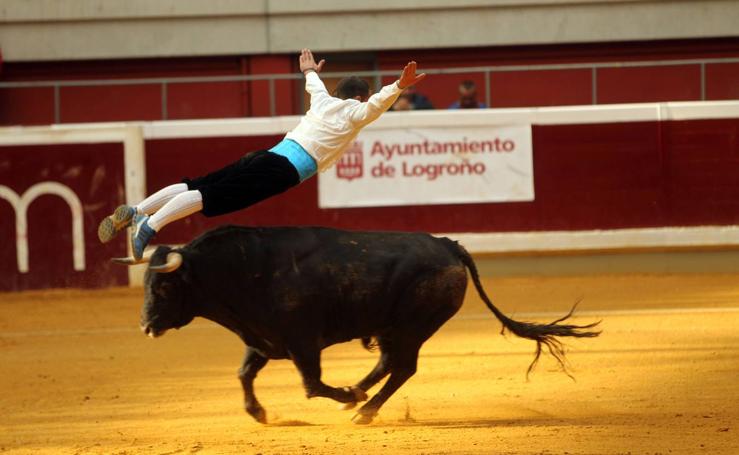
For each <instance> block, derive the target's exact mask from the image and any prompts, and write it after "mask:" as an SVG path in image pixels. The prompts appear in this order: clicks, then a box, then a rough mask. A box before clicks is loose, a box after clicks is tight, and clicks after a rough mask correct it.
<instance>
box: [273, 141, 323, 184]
mask: <svg viewBox="0 0 739 455" xmlns="http://www.w3.org/2000/svg"><path fill="white" fill-rule="evenodd" d="M269 151H270V152H272V153H276V154H278V155H282V156H284V157H285V158H287V160H288V161H290V163H291V164H292V165H293V166H295V170H297V171H298V175H299V176H300V181H301V182H302V181H303V180H305V179H307V178H309V177H312V176H313V175H315V173H316V172H318V165H317V164H316V160H315V159H314V158H313V157H312V156H310V154H309V153H308V152H306V151H305V149H304V148H303V147H301V145H300V144H298V143H297V142H295V141H293V140H292V139H283V140H282V141H280V142H279V143H278V144H277V145H275V146H274V147H272V148H271V149H269Z"/></svg>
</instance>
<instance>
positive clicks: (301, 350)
mask: <svg viewBox="0 0 739 455" xmlns="http://www.w3.org/2000/svg"><path fill="white" fill-rule="evenodd" d="M289 352H290V356H291V358H292V360H293V362H294V363H295V366H296V367H297V368H298V371H300V375H301V376H302V377H303V386H304V387H305V394H306V396H307V397H308V398H313V397H326V398H331V399H332V400H336V401H338V402H339V403H355V402H358V401H366V400H367V394H366V393H365V392H364V390H362V389H360V388H358V387H341V388H339V387H331V386H330V385H327V384H324V383H323V381H321V351H320V349H318V348H312V347H307V346H305V345H302V346H301V345H299V344H298V345H296V346H294V347H293V349H289Z"/></svg>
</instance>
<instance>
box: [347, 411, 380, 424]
mask: <svg viewBox="0 0 739 455" xmlns="http://www.w3.org/2000/svg"><path fill="white" fill-rule="evenodd" d="M374 418H375V416H374V415H366V414H360V413H356V414H354V417H352V422H354V423H355V424H357V425H367V424H370V423H372V420H374Z"/></svg>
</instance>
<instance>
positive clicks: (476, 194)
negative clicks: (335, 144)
mask: <svg viewBox="0 0 739 455" xmlns="http://www.w3.org/2000/svg"><path fill="white" fill-rule="evenodd" d="M318 194H319V198H318V199H319V206H320V207H321V208H338V207H378V206H392V205H428V204H464V203H479V202H512V201H533V200H534V171H533V153H532V146H531V125H514V126H491V127H444V128H436V129H430V128H426V129H421V128H418V129H415V128H414V129H373V130H367V131H363V132H361V133H360V134H359V136H358V137H357V140H356V142H355V143H354V146H353V147H350V148H349V150H347V151H346V152H345V153H344V156H342V158H341V160H339V161H338V162H337V163H336V164H335V165H334V166H333V167H332V168H329V169H328V170H326V171H325V172H323V173H321V174H320V175H319V180H318Z"/></svg>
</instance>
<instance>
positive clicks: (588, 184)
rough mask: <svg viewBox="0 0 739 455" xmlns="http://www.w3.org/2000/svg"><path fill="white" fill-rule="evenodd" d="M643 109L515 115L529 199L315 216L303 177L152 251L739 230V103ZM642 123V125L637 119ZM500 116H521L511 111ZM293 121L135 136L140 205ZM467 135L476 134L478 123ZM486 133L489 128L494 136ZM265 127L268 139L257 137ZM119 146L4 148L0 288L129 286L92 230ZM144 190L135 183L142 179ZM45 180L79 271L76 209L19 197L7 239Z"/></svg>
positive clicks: (120, 192) (171, 236) (121, 184)
mask: <svg viewBox="0 0 739 455" xmlns="http://www.w3.org/2000/svg"><path fill="white" fill-rule="evenodd" d="M640 106H641V107H639V106H637V107H624V108H623V109H624V110H625V111H628V112H629V113H633V115H634V117H635V119H634V121H619V122H613V121H611V122H607V121H603V122H601V123H586V122H581V121H578V120H577V119H579V118H583V119H586V118H587V119H589V120H588V121H592V117H593V116H594V115H597V113H598V112H606V114H607V116H610V117H609V118H615V117H616V116H618V115H620V114H618V113H617V112H616V113H615V114H614V113H612V112H611V110H610V109H607V108H587V109H585V108H581V109H580V111H582V112H581V113H580V114H576V116H579V117H576V118H574V120H573V119H572V118H570V119H569V120H568V121H567V122H563V123H559V124H558V123H557V119H558V118H559V117H558V116H560V115H565V116H570V117H572V112H573V111H571V110H567V109H554V110H552V111H551V112H552V113H553V117H552V118H550V119H549V120H547V121H543V122H537V120H536V119H537V118H544V117H541V115H542V112H543V111H540V110H531V111H530V112H528V114H526V116H525V117H521V119H528V120H519V123H521V122H523V123H527V121H528V122H533V123H534V124H533V125H532V127H531V134H532V150H533V181H534V192H535V198H534V200H532V201H527V202H507V203H479V204H470V203H465V204H449V205H415V206H397V207H365V208H341V209H322V208H320V207H319V205H318V189H317V187H318V182H317V179H310V180H308V181H306V182H305V183H303V184H301V185H300V186H299V187H297V188H294V189H292V190H290V191H288V192H286V193H284V194H282V195H279V196H277V197H274V198H271V199H269V200H268V201H265V202H262V203H260V204H257V205H255V206H253V207H250V208H248V209H246V210H243V211H241V212H238V213H234V214H231V215H228V216H223V217H218V218H210V219H209V218H206V217H204V216H202V215H199V214H196V215H194V216H191V217H189V218H187V219H185V220H182V221H179V222H177V224H176V225H173V226H170V227H168V228H167V229H165V230H163V231H162V232H161V233H160V234H159V235H158V236H157V238H156V240H155V243H165V244H166V243H172V244H180V243H185V242H188V241H190V240H192V239H193V238H194V237H195V236H197V235H199V234H201V233H202V232H203V231H204V230H206V229H209V228H212V227H215V226H218V225H221V224H226V223H235V224H245V225H325V226H333V227H338V228H346V229H368V230H400V231H427V232H432V233H440V232H446V233H460V234H463V233H495V232H511V233H516V232H518V233H522V232H529V233H532V232H534V233H535V232H553V231H570V232H578V231H590V230H604V231H608V230H619V229H626V228H652V227H654V228H660V227H694V226H711V225H712V226H733V225H738V224H739V179H737V178H736V176H737V175H739V115H734V118H722V117H726V114H725V113H726V111H727V109H728V110H730V111H731V112H739V106H737V105H736V103H734V104H732V105H731V106H730V105H728V104H723V105H711V106H708V108H710V109H711V112H714V113H718V114H717V115H718V117H719V118H710V115H709V118H701V117H700V112H702V111H701V109H703V108H704V107H706V104H702V103H696V104H695V105H693V107H689V108H688V109H692V110H694V111H696V112H698V114H699V115H698V116H697V118H693V119H685V120H678V119H676V120H670V121H654V120H643V118H645V117H647V118H652V117H654V118H658V117H659V118H662V116H669V115H670V114H668V113H669V112H671V109H678V110H679V109H680V107H679V106H676V107H672V106H671V105H663V106H658V105H640ZM609 112H611V113H609ZM639 112H646V113H647V114H648V115H646V116H645V115H641V116H640V114H639ZM658 112H661V114H658ZM457 114H458V115H459V116H455V115H457ZM389 115H390V116H394V117H393V118H388V119H387V122H386V126H387V125H392V124H395V123H396V122H398V121H401V120H402V119H403V118H408V119H411V117H403V116H410V115H413V116H414V117H413V119H415V120H413V121H418V122H420V123H419V125H421V124H425V125H432V124H433V125H436V127H443V126H442V124H441V123H438V121H439V120H443V121H445V122H447V123H446V124H447V125H453V124H454V121H455V119H462V118H463V117H464V116H468V117H464V118H469V119H475V118H488V117H484V116H494V115H498V113H494V112H488V113H485V112H483V111H481V112H480V113H478V114H475V113H434V114H431V117H434V118H437V120H435V121H434V122H436V123H434V122H431V123H428V122H429V120H428V119H430V118H431V117H429V116H428V115H426V114H422V113H419V114H389ZM501 115H503V116H505V115H519V114H518V111H511V113H510V114H506V113H502V114H501ZM629 115H632V114H629ZM478 116H483V117H478ZM537 116H539V117H537ZM674 117H675V118H679V117H680V115H677V116H674ZM490 118H492V117H490ZM604 118H605V117H604ZM639 118H641V120H639ZM383 119H384V118H383ZM383 119H381V120H380V121H378V123H381V122H382V121H383ZM294 121H295V119H294V118H290V117H283V118H281V119H275V120H274V121H272V120H269V119H263V120H246V121H240V123H234V122H230V123H229V122H225V121H224V122H216V123H211V122H199V123H198V122H190V123H181V124H172V123H171V122H163V123H159V124H156V125H154V124H151V125H143V126H142V127H141V130H142V132H143V135H144V137H145V138H146V139H145V146H144V149H145V155H144V154H142V155H141V158H142V159H143V160H144V162H143V163H141V166H142V169H143V166H144V165H145V170H146V187H145V189H144V188H141V193H142V194H143V192H146V193H147V194H150V193H152V192H154V191H156V190H157V189H159V188H161V187H163V186H166V185H168V184H171V183H174V182H179V181H180V180H181V179H182V178H183V177H185V176H188V177H192V176H198V175H202V174H204V173H207V172H209V171H211V170H214V169H217V168H219V167H221V166H223V165H225V164H227V163H229V162H231V161H234V160H236V159H238V158H239V157H241V156H242V155H243V154H245V153H247V152H250V151H253V150H258V149H264V148H268V147H270V146H271V145H272V144H274V143H276V142H277V141H278V140H280V138H281V137H282V135H283V133H282V132H279V131H276V130H274V129H275V128H277V129H280V128H284V127H285V126H281V125H288V124H290V122H294ZM501 121H503V120H501ZM477 124H478V125H480V124H481V123H480V121H479V120H478V121H477ZM494 124H498V123H491V124H490V125H491V126H493V125H494ZM502 124H505V123H502ZM483 125H484V123H483ZM427 127H428V126H427ZM90 128H94V126H92V125H91V126H90ZM134 128H137V127H134ZM224 128H226V129H229V128H230V130H229V132H228V133H227V134H222V132H223V129H224ZM260 129H261V131H263V132H262V133H255V134H256V135H253V136H247V135H241V134H240V132H241V131H244V132H246V131H249V130H251V131H252V132H255V131H260ZM270 129H272V130H274V131H273V132H270V133H265V131H268V130H270ZM75 130H76V129H75ZM52 131H55V130H53V129H52ZM70 131H73V130H70ZM219 131H221V132H219ZM9 132H10V135H11V136H12V131H9ZM57 133H58V132H57ZM234 134H235V135H234ZM60 137H64V136H63V135H62V136H60ZM0 144H2V141H0ZM124 149H125V146H124V145H123V144H121V143H120V142H118V143H106V142H99V143H74V144H48V145H0V191H1V193H0V195H1V196H2V197H0V238H2V239H3V242H2V243H0V258H2V261H1V262H0V291H8V290H20V289H34V288H45V287H70V286H72V287H101V286H112V285H122V284H126V283H127V282H128V276H127V272H126V269H125V268H122V267H115V266H111V265H110V263H109V261H108V260H109V258H111V257H115V256H124V255H126V244H125V239H124V238H123V236H121V238H119V239H116V241H114V242H112V243H111V244H108V245H101V244H100V243H99V242H98V240H97V236H96V229H97V223H98V222H99V221H100V220H101V219H102V218H103V217H104V216H106V215H107V214H109V213H111V211H112V210H113V209H114V208H115V207H116V206H117V205H118V204H122V203H124V202H126V198H127V194H129V195H130V194H131V193H129V192H128V189H129V187H130V185H129V183H130V182H126V181H125V179H124V167H123V162H124V158H123V155H124V153H127V152H125V150H124ZM127 156H128V155H127ZM335 169H336V168H330V169H329V170H328V171H327V172H336V170H335ZM130 172H131V171H130V170H129V171H126V172H125V174H126V175H129V174H130ZM139 177H143V176H139ZM140 181H141V183H142V184H143V179H141V180H140ZM49 182H51V183H53V184H55V185H57V187H59V186H63V187H64V188H67V190H68V191H67V192H71V193H73V194H74V197H76V198H77V199H78V200H79V202H78V205H79V213H80V216H78V217H77V218H79V220H78V221H79V222H81V223H82V226H83V240H84V247H82V248H83V251H82V255H83V258H84V265H83V266H82V267H81V268H80V267H79V264H78V262H77V259H74V258H76V256H75V251H78V250H79V248H80V247H79V246H76V244H75V241H76V239H75V238H74V235H73V229H72V228H71V226H72V225H73V223H74V219H75V216H74V215H73V214H74V213H75V212H74V210H73V209H72V208H71V205H70V203H69V202H68V201H66V200H65V199H64V198H63V197H60V196H59V195H58V194H53V195H49V194H48V193H49V192H48V191H46V192H45V193H44V192H42V194H39V195H38V197H37V198H36V199H32V198H31V197H30V196H27V199H29V200H30V204H29V209H28V216H27V221H28V222H27V225H28V229H27V235H26V237H25V238H24V236H23V233H22V232H20V231H19V230H17V222H16V220H17V214H18V211H19V209H18V207H19V203H18V200H19V198H23V197H24V195H27V194H30V193H29V189H31V188H33V187H34V185H37V184H39V183H45V184H48V183H49ZM65 191H66V190H65ZM11 193H12V194H11ZM14 199H15V201H14ZM27 202H28V201H27ZM26 240H27V245H28V254H27V261H26V263H27V265H26V268H27V270H26V271H22V270H21V268H22V267H21V263H22V261H21V259H20V258H21V256H23V254H21V253H22V251H21V250H19V247H18V246H17V245H22V244H23V242H25V241H26ZM77 240H78V239H77ZM78 243H79V242H78ZM19 252H20V253H19Z"/></svg>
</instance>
